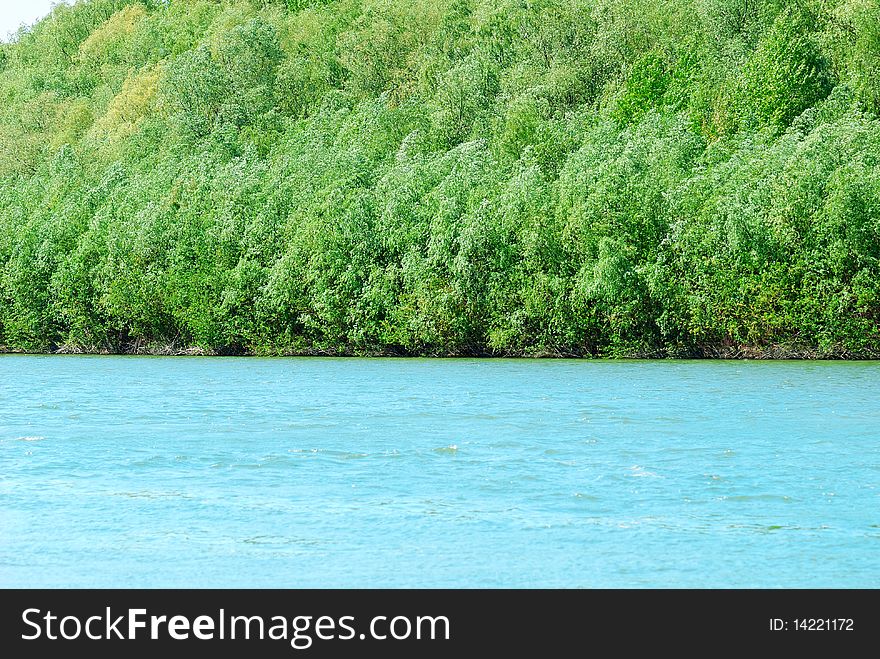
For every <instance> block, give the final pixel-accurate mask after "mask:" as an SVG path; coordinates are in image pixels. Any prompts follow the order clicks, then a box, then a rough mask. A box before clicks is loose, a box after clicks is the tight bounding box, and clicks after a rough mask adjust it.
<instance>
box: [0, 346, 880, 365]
mask: <svg viewBox="0 0 880 659" xmlns="http://www.w3.org/2000/svg"><path fill="white" fill-rule="evenodd" d="M13 354H14V355H103V356H112V355H115V356H143V357H364V358H380V357H399V358H437V359H444V358H445V359H456V358H485V359H649V360H650V359H656V360H661V359H672V360H675V359H708V360H712V359H718V360H760V361H777V360H802V361H817V360H827V361H840V360H852V361H868V360H877V359H880V351H871V350H867V351H862V352H855V351H852V350H846V349H832V350H822V349H819V348H817V347H809V346H790V345H769V346H749V345H707V346H695V347H692V348H661V349H657V350H655V351H652V352H649V351H635V352H631V353H626V352H624V353H619V354H610V353H591V352H588V351H580V352H578V351H573V350H558V351H548V350H534V351H528V350H519V351H516V350H513V351H493V350H489V349H472V350H459V351H447V352H444V351H441V350H430V349H426V350H409V349H406V348H404V347H402V346H389V347H385V348H376V349H355V348H351V347H340V348H307V349H290V348H288V349H278V350H252V349H247V348H241V347H229V346H226V347H222V348H218V349H210V348H204V347H200V346H188V345H177V344H161V343H131V344H126V345H124V346H119V347H115V348H114V347H109V346H101V347H97V346H79V345H60V346H52V347H49V348H47V349H45V350H26V349H17V348H10V347H8V346H4V345H0V355H13Z"/></svg>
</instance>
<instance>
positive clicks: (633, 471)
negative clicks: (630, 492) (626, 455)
mask: <svg viewBox="0 0 880 659" xmlns="http://www.w3.org/2000/svg"><path fill="white" fill-rule="evenodd" d="M629 471H630V476H631V477H633V478H660V476H659V475H658V474H655V473H654V472H653V471H648V470H647V469H645V468H644V467H641V466H639V465H633V466H632V467H630V468H629Z"/></svg>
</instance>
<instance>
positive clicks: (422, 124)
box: [0, 0, 880, 357]
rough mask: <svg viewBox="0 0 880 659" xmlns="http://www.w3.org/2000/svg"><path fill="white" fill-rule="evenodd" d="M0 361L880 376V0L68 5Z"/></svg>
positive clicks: (46, 66)
mask: <svg viewBox="0 0 880 659" xmlns="http://www.w3.org/2000/svg"><path fill="white" fill-rule="evenodd" d="M0 100H2V103H0V350H6V351H17V350H24V351H62V352H65V351H66V352H79V351H88V352H93V351H94V352H104V351H109V352H156V353H175V352H195V353H197V352H202V353H208V354H243V353H252V354H400V355H412V354H423V355H584V356H648V357H666V356H670V357H689V356H694V357H699V356H757V357H788V356H801V357H871V356H880V261H878V259H880V119H878V113H880V4H878V3H877V2H875V1H874V0H799V1H788V2H784V1H777V0H670V1H669V2H656V1H655V0H531V1H529V0H335V1H334V0H330V1H324V2H322V1H320V0H311V1H309V0H164V1H163V0H141V1H140V2H129V1H126V0H80V1H79V2H77V3H75V4H73V5H72V6H67V5H59V6H57V7H56V8H55V9H54V10H53V12H52V13H51V15H50V16H48V17H47V18H46V19H44V20H42V21H40V22H39V23H37V24H36V25H34V26H32V27H23V28H22V29H21V30H19V31H18V33H17V34H15V35H13V36H12V37H11V38H10V39H8V40H7V42H6V43H2V44H0Z"/></svg>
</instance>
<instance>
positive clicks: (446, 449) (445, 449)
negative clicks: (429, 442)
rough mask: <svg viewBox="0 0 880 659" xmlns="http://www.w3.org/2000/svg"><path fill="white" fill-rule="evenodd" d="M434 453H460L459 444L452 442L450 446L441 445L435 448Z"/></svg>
mask: <svg viewBox="0 0 880 659" xmlns="http://www.w3.org/2000/svg"><path fill="white" fill-rule="evenodd" d="M434 453H442V454H446V455H455V454H456V453H458V445H457V444H450V445H449V446H441V447H439V448H435V449H434Z"/></svg>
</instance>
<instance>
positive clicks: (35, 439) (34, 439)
mask: <svg viewBox="0 0 880 659" xmlns="http://www.w3.org/2000/svg"><path fill="white" fill-rule="evenodd" d="M44 439H46V438H45V437H42V436H41V435H30V436H28V437H16V438H15V441H17V442H42V441H43V440H44Z"/></svg>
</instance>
